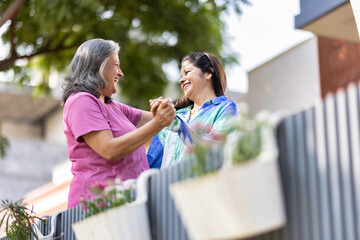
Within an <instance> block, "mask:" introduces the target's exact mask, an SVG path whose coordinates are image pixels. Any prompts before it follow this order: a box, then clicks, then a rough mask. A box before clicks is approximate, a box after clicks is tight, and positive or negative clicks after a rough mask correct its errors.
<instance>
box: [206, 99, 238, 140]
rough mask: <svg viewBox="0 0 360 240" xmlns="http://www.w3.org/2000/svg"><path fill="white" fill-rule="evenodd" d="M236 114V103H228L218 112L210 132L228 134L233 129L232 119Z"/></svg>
mask: <svg viewBox="0 0 360 240" xmlns="http://www.w3.org/2000/svg"><path fill="white" fill-rule="evenodd" d="M237 113H238V109H237V105H236V103H235V102H233V101H228V102H227V103H226V104H225V105H224V106H223V107H222V108H221V110H220V111H219V114H218V116H217V118H216V120H215V121H214V124H213V126H212V129H211V131H212V132H216V133H225V134H226V133H229V132H230V131H231V130H232V128H233V124H232V123H233V118H234V117H235V116H236V115H237Z"/></svg>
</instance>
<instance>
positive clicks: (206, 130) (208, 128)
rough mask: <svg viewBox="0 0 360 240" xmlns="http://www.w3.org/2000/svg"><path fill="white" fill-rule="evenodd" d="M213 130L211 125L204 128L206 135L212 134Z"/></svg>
mask: <svg viewBox="0 0 360 240" xmlns="http://www.w3.org/2000/svg"><path fill="white" fill-rule="evenodd" d="M211 129H212V126H210V125H205V126H204V130H205V132H206V133H210V132H211Z"/></svg>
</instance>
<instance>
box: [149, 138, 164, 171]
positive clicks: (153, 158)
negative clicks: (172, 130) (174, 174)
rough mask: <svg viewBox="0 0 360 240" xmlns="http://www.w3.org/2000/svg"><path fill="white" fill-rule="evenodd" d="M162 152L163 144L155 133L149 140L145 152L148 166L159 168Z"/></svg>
mask: <svg viewBox="0 0 360 240" xmlns="http://www.w3.org/2000/svg"><path fill="white" fill-rule="evenodd" d="M163 154H164V146H163V144H162V143H161V141H160V139H159V135H155V136H154V137H153V139H152V141H151V144H150V147H149V150H148V152H147V154H146V157H147V159H148V163H149V167H150V168H160V167H161V162H162V159H163Z"/></svg>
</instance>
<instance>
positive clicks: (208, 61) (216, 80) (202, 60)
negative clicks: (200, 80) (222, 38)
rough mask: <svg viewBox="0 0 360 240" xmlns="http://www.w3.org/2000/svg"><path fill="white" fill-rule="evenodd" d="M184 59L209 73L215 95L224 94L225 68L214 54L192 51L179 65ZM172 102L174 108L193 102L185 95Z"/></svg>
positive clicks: (183, 60)
mask: <svg viewBox="0 0 360 240" xmlns="http://www.w3.org/2000/svg"><path fill="white" fill-rule="evenodd" d="M185 61H189V62H190V63H191V64H193V65H194V66H195V67H198V68H200V69H201V71H202V72H203V73H206V72H208V73H211V75H212V77H211V83H212V86H213V89H214V92H215V95H216V96H217V97H218V96H222V95H224V94H225V91H226V88H227V81H226V74H225V70H224V67H223V66H222V64H221V63H220V61H219V59H218V58H217V57H216V56H215V55H213V54H211V53H206V52H205V53H204V52H194V53H190V54H188V55H186V56H185V57H184V58H183V59H182V61H181V65H182V64H183V63H184V62H185ZM173 103H174V105H175V108H176V110H178V109H181V108H184V107H187V106H189V105H192V104H193V102H192V101H191V100H190V99H188V98H187V97H185V96H183V97H181V98H179V99H177V100H175V101H173Z"/></svg>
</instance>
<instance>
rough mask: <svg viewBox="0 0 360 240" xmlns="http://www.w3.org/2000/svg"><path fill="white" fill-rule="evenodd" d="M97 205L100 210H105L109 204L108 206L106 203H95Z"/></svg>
mask: <svg viewBox="0 0 360 240" xmlns="http://www.w3.org/2000/svg"><path fill="white" fill-rule="evenodd" d="M95 205H96V206H97V207H99V208H103V207H106V205H107V204H106V202H97V203H95Z"/></svg>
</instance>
